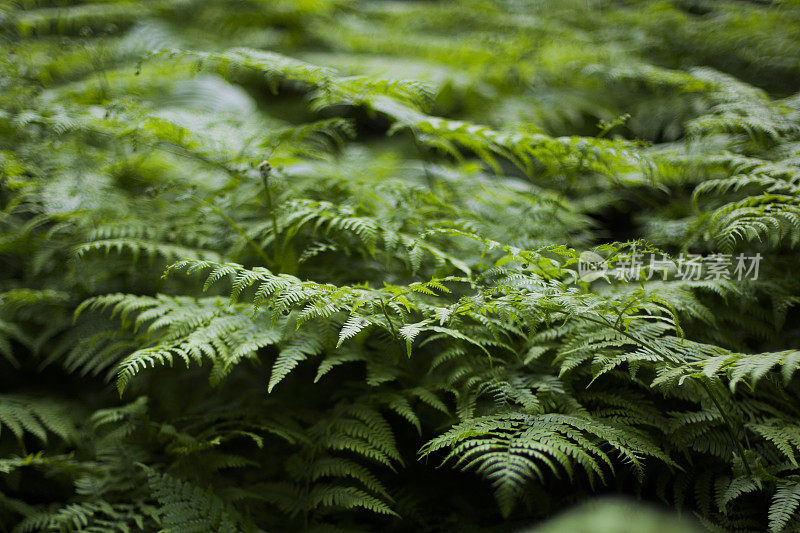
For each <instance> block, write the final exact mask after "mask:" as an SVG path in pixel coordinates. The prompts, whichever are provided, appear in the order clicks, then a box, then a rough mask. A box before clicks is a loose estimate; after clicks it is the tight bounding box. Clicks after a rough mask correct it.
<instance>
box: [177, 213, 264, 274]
mask: <svg viewBox="0 0 800 533" xmlns="http://www.w3.org/2000/svg"><path fill="white" fill-rule="evenodd" d="M192 199H193V200H194V201H195V202H197V203H199V204H200V205H204V206H206V207H208V208H209V209H211V210H212V211H213V212H214V213H216V214H217V215H219V216H220V217H221V218H222V219H223V220H224V221H225V222H227V223H228V225H229V226H230V227H231V228H233V230H234V231H236V233H238V234H239V235H241V236H242V237H244V239H245V240H246V241H247V244H249V245H250V247H251V248H252V249H253V251H254V252H255V253H256V254H258V256H259V257H261V259H263V260H264V262H265V264H267V265H269V266H270V268H272V269H273V270H275V269H276V267H277V263H273V261H272V259H270V257H269V256H268V255H267V254H266V252H264V250H263V249H262V248H261V247H260V246H259V245H258V243H257V242H255V241H254V240H253V239H251V238H250V236H249V235H248V234H247V232H246V231H245V230H244V228H242V227H241V226H240V225H239V224H237V223H236V221H235V220H233V219H232V218H231V217H229V216H228V215H226V214H225V212H224V211H222V209H220V208H218V207H217V206H215V205H211V204H209V203H208V202H204V201H202V200H199V199H197V198H192Z"/></svg>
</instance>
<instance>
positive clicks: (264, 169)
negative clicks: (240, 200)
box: [258, 160, 280, 265]
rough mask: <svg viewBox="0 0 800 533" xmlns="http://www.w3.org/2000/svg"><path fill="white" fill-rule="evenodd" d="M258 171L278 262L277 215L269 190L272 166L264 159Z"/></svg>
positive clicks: (276, 261)
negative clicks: (270, 221) (270, 220)
mask: <svg viewBox="0 0 800 533" xmlns="http://www.w3.org/2000/svg"><path fill="white" fill-rule="evenodd" d="M258 170H259V173H260V174H261V183H263V184H264V193H265V196H266V199H267V211H268V212H269V216H270V218H271V219H272V234H273V235H274V237H273V239H274V240H273V242H274V244H273V248H274V249H273V254H274V256H275V264H276V265H277V264H279V263H280V260H279V259H280V245H279V244H278V235H279V233H278V217H277V216H276V215H275V204H274V203H273V201H272V192H271V191H270V190H269V175H270V173H271V172H272V167H271V166H270V165H269V163H268V162H267V161H266V160H264V161H263V162H262V163H261V164H260V165H259V166H258Z"/></svg>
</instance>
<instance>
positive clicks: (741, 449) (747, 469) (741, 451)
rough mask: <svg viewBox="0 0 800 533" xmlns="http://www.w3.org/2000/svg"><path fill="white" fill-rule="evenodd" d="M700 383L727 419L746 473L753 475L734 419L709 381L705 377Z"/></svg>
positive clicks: (727, 425)
mask: <svg viewBox="0 0 800 533" xmlns="http://www.w3.org/2000/svg"><path fill="white" fill-rule="evenodd" d="M698 383H700V386H701V387H702V388H703V390H704V391H706V394H707V395H708V397H709V398H710V399H711V401H712V402H713V403H714V406H715V407H716V408H717V411H719V414H720V415H721V416H722V419H723V420H724V421H725V428H726V429H727V430H728V434H730V436H731V439H732V440H733V444H734V445H735V446H736V451H737V452H738V453H739V455H740V456H741V458H742V464H743V465H744V471H745V473H746V474H747V476H748V477H753V471H752V470H751V469H750V463H749V462H748V461H747V456H746V455H745V450H744V447H743V446H742V443H741V442H740V441H739V439H738V438H736V434H735V433H734V432H733V421H731V419H730V418H728V415H727V413H726V412H725V409H723V408H722V405H721V404H720V403H719V400H717V397H716V396H715V395H714V392H713V391H712V390H711V387H709V386H708V383H706V381H705V380H704V379H701V380H698Z"/></svg>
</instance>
